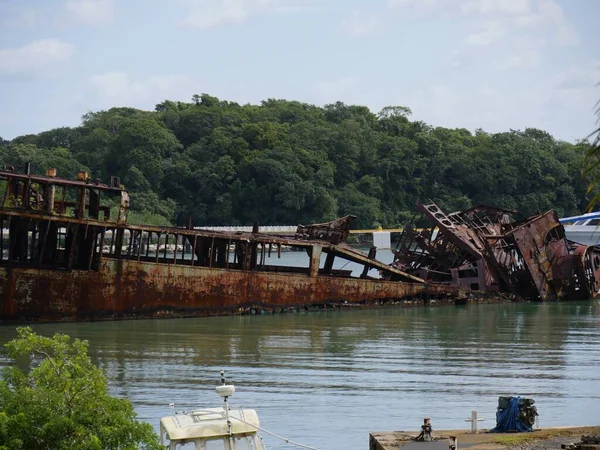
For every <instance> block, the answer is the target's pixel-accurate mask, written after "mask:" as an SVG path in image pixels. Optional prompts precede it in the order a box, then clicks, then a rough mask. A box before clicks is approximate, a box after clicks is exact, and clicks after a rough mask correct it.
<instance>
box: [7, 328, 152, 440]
mask: <svg viewBox="0 0 600 450" xmlns="http://www.w3.org/2000/svg"><path fill="white" fill-rule="evenodd" d="M17 332H18V337H17V338H16V339H13V340H12V341H10V342H8V343H7V344H5V347H6V348H7V349H8V353H9V356H10V357H12V358H14V359H19V361H20V362H21V363H22V362H23V361H24V360H25V359H28V364H26V366H27V369H26V370H23V369H22V368H21V366H22V364H15V365H13V366H11V367H8V368H6V369H5V370H4V372H3V376H2V380H0V405H1V408H0V449H6V450H8V449H11V450H18V449H48V450H50V449H52V450H63V449H64V450H79V449H81V450H84V449H85V450H93V449H98V450H101V449H102V450H104V449H115V450H116V449H120V450H124V449H131V450H133V449H139V448H141V449H159V448H160V445H159V444H158V436H157V435H156V433H155V432H154V430H153V428H152V426H151V425H150V424H146V423H142V422H138V421H137V420H136V414H135V412H134V410H133V406H132V405H131V403H130V402H129V401H128V400H126V399H119V398H115V397H112V396H110V395H109V394H108V388H107V383H106V378H105V376H104V374H103V373H102V371H101V370H100V369H99V368H98V367H96V366H95V365H94V364H92V362H91V360H90V358H89V356H88V355H87V348H88V344H87V342H86V341H81V340H79V339H75V340H71V339H70V338H69V337H68V336H66V335H63V334H55V335H54V336H53V337H52V338H49V337H43V336H39V335H37V334H35V333H33V332H32V330H31V328H29V327H24V328H18V329H17Z"/></svg>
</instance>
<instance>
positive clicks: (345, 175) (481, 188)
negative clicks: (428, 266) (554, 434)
mask: <svg viewBox="0 0 600 450" xmlns="http://www.w3.org/2000/svg"><path fill="white" fill-rule="evenodd" d="M588 149H589V145H588V144H587V143H586V142H584V141H582V142H580V143H578V144H571V143H568V142H562V141H558V140H556V139H554V138H553V137H552V136H551V135H550V134H548V133H547V132H545V131H543V130H538V129H533V128H526V129H525V130H524V131H516V130H509V131H507V132H503V133H486V132H485V131H483V130H476V131H475V132H474V133H471V132H470V131H469V130H466V129H464V128H459V129H449V128H443V127H433V126H431V125H429V124H427V123H424V122H422V121H411V110H410V108H408V107H406V106H394V105H391V106H386V107H385V108H383V109H382V110H381V111H380V112H379V113H377V114H374V113H373V112H371V111H370V110H369V108H367V107H365V106H357V105H347V104H344V103H342V102H336V103H332V104H329V105H325V106H324V107H318V106H314V105H309V104H306V103H301V102H297V101H287V100H280V99H267V100H265V101H263V102H261V103H260V104H258V105H239V104H237V103H235V102H228V101H224V100H220V99H218V98H216V97H213V96H211V95H208V94H198V95H194V96H193V97H192V99H191V101H190V102H173V101H169V100H165V101H164V102H162V103H159V104H158V105H156V107H155V110H154V111H141V110H138V109H135V108H111V109H109V110H107V111H98V112H89V113H87V114H85V115H84V116H83V121H82V124H81V126H79V127H74V128H57V129H54V130H49V131H46V132H43V133H40V134H37V135H26V136H20V137H17V138H15V139H13V140H12V141H11V142H6V141H3V142H0V157H1V159H2V162H3V163H4V164H13V165H16V166H19V167H22V165H23V164H24V163H25V162H27V161H31V162H33V168H34V170H35V171H38V172H42V171H43V170H44V169H46V168H47V167H50V166H52V167H56V168H58V170H59V174H60V175H65V176H69V177H72V176H74V175H75V173H76V172H77V171H78V170H81V169H85V170H90V171H91V173H92V174H93V176H94V177H98V178H100V179H102V180H106V179H107V178H108V177H109V176H111V175H116V176H120V177H121V181H122V183H123V184H124V185H125V186H126V187H127V188H128V189H130V190H131V191H132V196H131V208H132V215H131V220H134V221H141V222H143V221H144V220H147V221H150V222H152V223H161V224H162V223H169V222H170V223H177V224H183V223H184V222H185V220H186V219H187V218H188V217H191V218H192V219H193V221H194V223H195V224H196V225H224V224H231V225H236V224H244V225H248V224H250V223H252V222H253V221H255V220H256V221H259V222H261V223H263V224H272V225H277V224H296V223H310V222H321V221H326V220H330V219H333V218H334V217H336V216H341V215H344V214H354V215H356V216H358V225H359V226H361V227H371V226H375V225H377V224H381V225H382V226H388V227H395V226H401V225H403V224H404V223H405V222H406V221H407V220H408V219H409V218H411V217H412V216H413V214H414V212H415V203H416V202H417V200H419V199H421V200H428V199H432V200H434V201H435V202H438V203H439V204H440V206H442V207H443V208H444V209H446V210H449V211H453V210H457V209H461V208H466V207H469V206H472V205H476V204H489V205H494V206H498V207H504V208H511V209H517V210H518V215H519V216H520V217H522V216H525V215H529V214H534V213H536V212H538V211H542V210H546V209H549V208H554V209H556V210H557V212H558V213H559V214H560V215H570V214H575V213H579V212H581V211H582V210H583V209H584V207H585V206H586V205H587V203H588V201H589V198H591V197H592V196H593V194H594V192H589V193H588V192H587V179H583V178H582V177H581V175H580V174H581V167H582V165H583V162H584V156H585V154H586V151H587V150H588ZM588 161H591V159H589V158H588ZM594 167H595V166H594ZM596 170H597V169H596ZM591 176H593V174H590V175H589V176H588V178H589V177H591Z"/></svg>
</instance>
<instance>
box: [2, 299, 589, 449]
mask: <svg viewBox="0 0 600 450" xmlns="http://www.w3.org/2000/svg"><path fill="white" fill-rule="evenodd" d="M34 329H36V331H38V332H40V333H44V334H50V333H53V332H55V331H59V332H64V333H68V334H70V335H72V336H75V337H79V338H83V339H88V340H89V341H90V351H91V354H92V357H93V358H94V360H95V362H96V363H97V364H99V365H100V366H101V367H102V368H103V369H104V370H105V372H106V374H107V376H108V377H109V379H110V381H111V386H112V387H113V390H114V392H115V393H117V394H119V395H125V396H127V397H129V398H130V399H131V400H132V401H133V402H134V404H135V406H136V410H137V411H138V413H139V415H140V417H141V418H142V419H144V420H148V421H150V422H152V423H153V424H158V419H159V417H160V416H162V415H166V414H170V413H171V412H172V410H169V409H168V408H167V407H166V405H168V404H169V403H170V402H175V403H176V404H177V405H178V406H177V407H178V408H181V409H186V408H189V407H190V406H194V405H198V404H209V405H216V404H217V403H218V398H217V397H216V394H214V393H213V387H214V385H215V384H216V382H217V380H218V371H219V370H220V369H221V368H224V369H225V370H226V371H227V373H228V374H229V376H230V377H231V378H232V379H233V381H234V382H235V383H237V385H238V386H237V387H238V391H237V392H236V395H235V396H234V398H233V403H236V404H242V405H244V406H246V407H253V408H256V409H258V411H259V415H260V417H261V421H262V423H263V425H264V426H265V427H266V428H267V429H271V430H273V431H275V432H277V433H279V434H283V435H285V436H288V437H290V438H292V439H295V440H298V441H300V442H305V443H307V444H311V445H316V446H319V447H320V448H324V449H325V448H328V449H329V448H331V449H335V448H346V449H364V448H366V447H367V438H368V432H369V431H375V430H386V429H415V428H417V427H418V426H419V424H420V422H421V421H422V418H423V417H425V416H431V417H432V421H433V425H434V429H441V428H451V427H466V425H465V423H464V420H463V419H464V418H466V417H467V416H468V415H469V413H470V410H471V409H473V408H477V409H479V411H480V415H481V416H483V417H484V418H486V419H487V420H486V421H485V422H483V424H482V426H484V427H485V426H490V427H491V426H493V417H494V410H495V407H496V401H497V397H498V396H499V395H505V394H521V395H528V396H532V397H533V398H535V399H536V401H537V404H538V410H539V412H540V415H541V418H540V424H541V425H542V426H550V425H570V424H576V425H592V424H594V422H598V418H600V402H599V401H598V400H599V398H600V391H599V390H598V389H597V386H598V385H599V382H600V371H599V370H598V367H599V366H600V305H599V304H598V303H597V302H588V303H564V304H519V305H489V306H479V307H477V306H475V307H456V308H454V307H445V308H429V309H426V308H406V309H402V308H398V309H377V310H353V311H345V312H322V313H309V314H300V313H299V314H288V315H264V316H260V315H257V316H244V317H215V318H202V319H172V320H153V321H130V322H110V323H85V324H56V325H37V326H34ZM13 335H14V329H13V328H11V327H1V328H0V339H1V340H2V341H6V340H8V339H9V338H10V337H12V336H13ZM267 444H270V446H269V448H288V447H285V446H282V445H281V444H279V443H277V442H275V441H273V440H272V439H267Z"/></svg>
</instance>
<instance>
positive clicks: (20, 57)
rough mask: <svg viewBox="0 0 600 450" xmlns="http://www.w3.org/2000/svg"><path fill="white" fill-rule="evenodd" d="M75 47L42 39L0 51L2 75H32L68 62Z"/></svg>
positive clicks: (56, 40)
mask: <svg viewBox="0 0 600 450" xmlns="http://www.w3.org/2000/svg"><path fill="white" fill-rule="evenodd" d="M74 48H75V46H74V45H73V44H70V43H68V42H62V41H60V40H58V39H41V40H38V41H33V42H32V43H30V44H27V45H25V46H23V47H18V48H4V49H0V75H2V74H4V75H31V74H35V73H38V72H40V71H42V70H44V69H47V68H51V67H53V66H55V65H57V64H59V63H61V62H64V61H66V60H68V59H69V58H70V57H71V54H72V53H73V49H74Z"/></svg>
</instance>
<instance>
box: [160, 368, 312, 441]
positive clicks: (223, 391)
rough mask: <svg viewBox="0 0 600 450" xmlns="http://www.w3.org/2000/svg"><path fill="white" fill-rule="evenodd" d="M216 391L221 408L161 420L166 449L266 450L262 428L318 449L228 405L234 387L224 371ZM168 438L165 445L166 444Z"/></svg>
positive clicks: (197, 410)
mask: <svg viewBox="0 0 600 450" xmlns="http://www.w3.org/2000/svg"><path fill="white" fill-rule="evenodd" d="M216 391H217V394H218V395H219V396H220V397H221V398H222V399H223V406H222V407H220V408H203V409H195V410H192V411H184V412H182V413H180V414H178V413H176V414H175V415H173V416H167V417H163V418H162V419H160V444H161V446H165V447H164V448H166V449H168V450H176V449H177V450H179V449H184V448H189V449H196V450H216V449H219V450H266V447H265V444H264V442H263V439H262V437H261V436H260V435H259V434H258V432H259V431H262V432H264V433H266V434H269V435H271V436H273V437H275V438H277V439H280V440H282V441H284V442H286V443H288V444H291V445H293V446H296V447H301V448H306V449H312V450H317V449H315V448H314V447H309V446H307V445H302V444H299V443H297V442H293V441H291V440H290V439H287V438H283V437H281V436H279V435H277V434H275V433H271V432H269V431H267V430H264V429H262V428H261V427H260V422H259V420H258V414H257V413H256V411H255V410H254V409H246V408H232V407H230V406H229V401H228V400H229V397H231V396H232V395H233V393H234V392H235V386H234V385H232V384H226V383H225V375H224V372H223V371H221V385H220V386H217V388H216ZM169 406H171V407H173V406H174V404H170V405H169ZM167 440H168V444H165V442H166V441H167Z"/></svg>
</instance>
